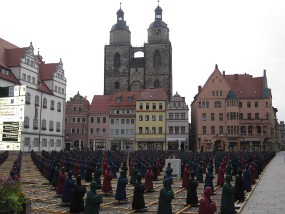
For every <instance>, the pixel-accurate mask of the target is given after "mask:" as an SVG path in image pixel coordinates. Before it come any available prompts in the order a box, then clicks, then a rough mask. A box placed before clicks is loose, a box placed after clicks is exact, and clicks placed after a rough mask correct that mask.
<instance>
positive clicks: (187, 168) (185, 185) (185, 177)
mask: <svg viewBox="0 0 285 214" xmlns="http://www.w3.org/2000/svg"><path fill="white" fill-rule="evenodd" d="M189 176H190V166H189V164H186V165H185V168H184V171H183V180H182V188H188V183H189Z"/></svg>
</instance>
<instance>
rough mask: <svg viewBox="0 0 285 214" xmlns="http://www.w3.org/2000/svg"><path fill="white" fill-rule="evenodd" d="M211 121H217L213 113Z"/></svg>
mask: <svg viewBox="0 0 285 214" xmlns="http://www.w3.org/2000/svg"><path fill="white" fill-rule="evenodd" d="M211 121H215V114H214V113H211Z"/></svg>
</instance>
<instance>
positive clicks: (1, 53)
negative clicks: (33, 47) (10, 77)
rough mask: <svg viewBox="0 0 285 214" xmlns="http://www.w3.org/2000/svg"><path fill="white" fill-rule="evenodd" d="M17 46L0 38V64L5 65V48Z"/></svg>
mask: <svg viewBox="0 0 285 214" xmlns="http://www.w3.org/2000/svg"><path fill="white" fill-rule="evenodd" d="M14 48H18V47H17V46H16V45H13V44H12V43H10V42H8V41H6V40H4V39H2V38H0V65H2V66H4V67H7V65H6V54H5V53H6V50H7V49H14Z"/></svg>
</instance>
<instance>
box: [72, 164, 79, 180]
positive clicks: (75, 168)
mask: <svg viewBox="0 0 285 214" xmlns="http://www.w3.org/2000/svg"><path fill="white" fill-rule="evenodd" d="M79 170H80V163H79V161H76V164H75V166H74V170H73V175H74V177H76V178H77V176H78V175H79Z"/></svg>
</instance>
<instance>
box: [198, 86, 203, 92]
mask: <svg viewBox="0 0 285 214" xmlns="http://www.w3.org/2000/svg"><path fill="white" fill-rule="evenodd" d="M201 89H202V87H201V85H199V86H198V93H200V92H201Z"/></svg>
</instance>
